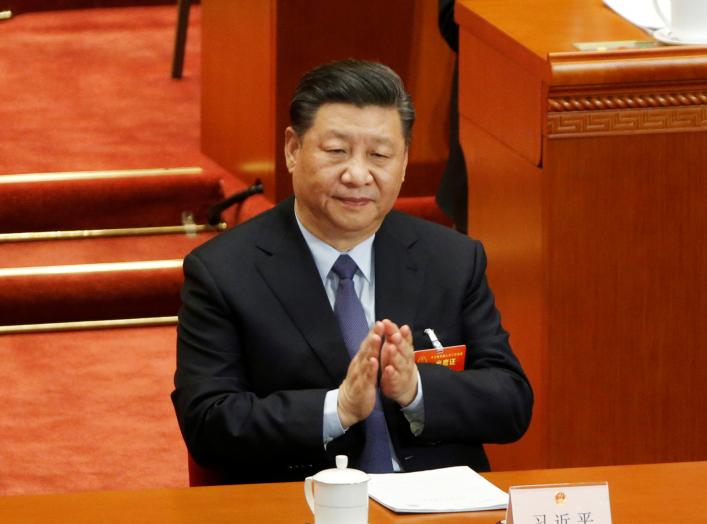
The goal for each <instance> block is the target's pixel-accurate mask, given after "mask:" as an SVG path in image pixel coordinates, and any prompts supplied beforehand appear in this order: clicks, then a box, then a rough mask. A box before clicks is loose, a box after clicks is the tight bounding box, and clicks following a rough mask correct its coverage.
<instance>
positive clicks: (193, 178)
mask: <svg viewBox="0 0 707 524" xmlns="http://www.w3.org/2000/svg"><path fill="white" fill-rule="evenodd" d="M244 187H245V185H244ZM222 198H223V190H222V184H221V179H220V177H219V176H218V175H212V174H209V173H204V172H202V170H201V169H200V168H187V169H156V170H126V171H96V172H78V173H40V174H27V175H1V176H0V202H2V206H0V233H12V232H26V231H56V230H76V229H112V228H125V227H145V226H168V225H178V224H181V223H182V220H183V213H185V212H186V213H191V214H192V215H193V216H194V219H195V221H196V222H197V223H204V222H205V221H206V211H207V209H208V207H209V206H210V205H212V204H215V203H216V202H218V201H219V200H221V199H222Z"/></svg>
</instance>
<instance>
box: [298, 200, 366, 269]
mask: <svg viewBox="0 0 707 524" xmlns="http://www.w3.org/2000/svg"><path fill="white" fill-rule="evenodd" d="M295 218H296V219H297V225H298V226H299V228H300V231H302V236H304V240H305V242H307V246H308V247H309V250H310V251H311V252H312V256H313V257H314V263H315V264H316V265H317V271H319V276H320V277H321V279H322V282H326V279H327V277H328V276H329V272H330V271H331V268H332V267H333V266H334V263H335V262H336V259H337V258H339V255H342V254H343V253H342V252H341V251H339V250H337V249H335V248H334V247H332V246H330V245H329V244H327V243H326V242H324V241H323V240H321V239H319V238H317V237H316V236H314V235H313V234H312V233H310V232H309V230H308V229H307V228H306V227H304V225H303V224H302V222H301V221H300V219H299V217H298V216H297V213H296V212H295ZM375 237H376V235H375V233H374V234H372V235H371V236H370V237H368V238H367V239H365V240H364V241H363V242H360V243H359V244H357V245H356V246H354V247H353V248H352V249H350V250H349V251H347V252H346V254H347V255H349V256H350V257H351V258H352V259H353V260H354V262H356V265H357V266H358V269H359V271H360V272H361V274H362V275H363V278H365V279H366V280H367V281H368V282H369V283H370V282H371V268H372V266H373V263H372V260H373V240H374V239H375Z"/></svg>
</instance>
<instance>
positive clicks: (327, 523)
mask: <svg viewBox="0 0 707 524" xmlns="http://www.w3.org/2000/svg"><path fill="white" fill-rule="evenodd" d="M348 462H349V459H348V457H347V456H346V455H337V456H336V468H332V469H325V470H324V471H320V472H319V473H317V474H316V475H314V476H313V477H307V478H306V479H304V496H305V498H306V499H307V504H309V509H310V510H311V511H312V513H313V514H314V523H315V524H367V522H368V475H366V474H365V473H364V472H363V471H359V470H357V469H349V468H347V467H346V466H347V465H348Z"/></svg>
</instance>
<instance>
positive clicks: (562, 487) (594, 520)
mask: <svg viewBox="0 0 707 524" xmlns="http://www.w3.org/2000/svg"><path fill="white" fill-rule="evenodd" d="M508 495H509V499H508V510H507V512H506V524H611V505H610V504H609V485H608V484H607V483H606V482H597V483H586V484H554V485H539V486H511V488H510V489H509V490H508Z"/></svg>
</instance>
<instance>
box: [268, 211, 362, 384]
mask: <svg viewBox="0 0 707 524" xmlns="http://www.w3.org/2000/svg"><path fill="white" fill-rule="evenodd" d="M263 226H264V227H263V230H262V235H261V237H260V238H259V239H258V247H259V248H260V249H261V250H262V251H263V252H264V253H265V254H266V256H264V257H263V258H262V259H261V260H260V262H259V263H258V270H259V271H260V273H261V275H262V276H263V278H264V279H265V281H266V282H267V284H268V286H269V287H270V289H271V290H272V292H273V293H274V294H275V295H276V296H277V297H278V299H279V300H280V303H281V304H282V306H283V308H284V310H285V311H286V312H287V314H288V315H289V317H290V318H291V319H292V322H293V323H294V324H295V325H296V326H297V328H298V329H299V331H300V332H301V333H302V336H303V337H304V338H305V339H306V340H307V343H308V344H309V345H310V346H311V348H312V350H313V351H314V352H315V353H316V354H317V356H318V357H319V359H320V360H321V362H322V364H323V365H324V367H325V368H326V369H327V371H328V372H329V375H330V376H331V378H332V380H333V381H334V382H337V383H338V382H339V381H341V380H343V378H344V376H345V375H346V369H347V368H348V365H349V356H348V353H347V351H346V346H345V345H344V341H343V338H342V336H341V333H340V331H339V327H338V324H337V321H336V317H335V316H334V312H333V311H332V309H331V305H330V304H329V300H328V298H327V296H326V292H325V291H324V286H322V281H321V279H320V277H319V273H318V272H317V268H316V265H315V263H314V259H313V258H312V254H311V252H310V251H309V248H308V247H307V244H306V242H305V241H304V238H303V237H302V233H301V232H300V230H299V228H298V226H297V222H296V221H295V218H294V211H293V199H292V198H290V199H287V200H285V201H284V202H282V203H281V204H279V205H278V206H277V208H276V210H275V213H274V214H273V217H272V220H270V221H268V222H266V223H264V225H263Z"/></svg>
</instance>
